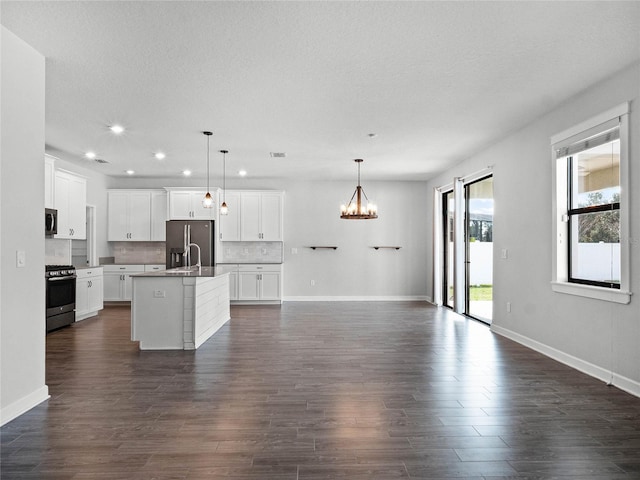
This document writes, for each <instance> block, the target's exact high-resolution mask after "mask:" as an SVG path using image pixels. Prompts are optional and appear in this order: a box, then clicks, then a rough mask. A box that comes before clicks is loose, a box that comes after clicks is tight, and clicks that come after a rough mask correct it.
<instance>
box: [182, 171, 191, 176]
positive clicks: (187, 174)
mask: <svg viewBox="0 0 640 480" xmlns="http://www.w3.org/2000/svg"><path fill="white" fill-rule="evenodd" d="M182 174H183V175H184V176H185V177H188V176H189V175H191V170H183V171H182Z"/></svg>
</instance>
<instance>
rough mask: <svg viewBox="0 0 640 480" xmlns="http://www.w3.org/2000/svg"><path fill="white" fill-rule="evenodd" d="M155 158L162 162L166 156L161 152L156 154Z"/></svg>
mask: <svg viewBox="0 0 640 480" xmlns="http://www.w3.org/2000/svg"><path fill="white" fill-rule="evenodd" d="M155 157H156V159H158V160H164V159H165V157H166V155H165V154H164V153H162V152H156V154H155Z"/></svg>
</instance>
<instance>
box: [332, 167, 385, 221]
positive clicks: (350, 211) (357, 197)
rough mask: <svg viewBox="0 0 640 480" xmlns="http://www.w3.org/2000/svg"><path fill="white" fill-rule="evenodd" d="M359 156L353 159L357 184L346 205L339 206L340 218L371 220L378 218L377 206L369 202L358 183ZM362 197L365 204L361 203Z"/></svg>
mask: <svg viewBox="0 0 640 480" xmlns="http://www.w3.org/2000/svg"><path fill="white" fill-rule="evenodd" d="M363 161H364V160H362V159H361V158H357V159H355V160H354V162H356V163H357V164H358V186H357V187H356V190H355V191H354V192H353V195H351V200H349V203H348V204H347V205H344V204H343V205H341V206H340V218H343V219H345V220H371V219H374V218H378V206H377V205H376V204H375V203H373V202H371V201H370V200H369V198H368V197H367V194H366V193H364V188H362V186H361V185H360V164H361V163H362V162H363ZM363 197H364V199H365V200H366V201H367V205H366V206H365V205H364V204H363Z"/></svg>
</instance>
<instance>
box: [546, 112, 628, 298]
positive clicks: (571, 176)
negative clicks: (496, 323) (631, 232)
mask: <svg viewBox="0 0 640 480" xmlns="http://www.w3.org/2000/svg"><path fill="white" fill-rule="evenodd" d="M627 113H628V105H627V104H624V105H621V106H619V107H616V108H615V109H612V110H611V111H609V112H606V113H604V114H603V115H600V116H598V117H596V118H594V119H592V120H590V121H587V122H585V123H583V124H581V125H579V126H576V127H574V128H573V129H570V130H568V131H566V132H563V133H562V134H559V135H556V136H555V137H553V139H552V145H553V153H554V161H555V163H556V165H555V169H554V170H555V184H556V189H555V198H554V205H555V206H554V210H555V216H556V222H555V231H554V234H555V242H554V243H555V255H554V258H555V262H554V263H555V265H554V270H555V272H554V273H555V278H554V282H553V289H554V290H555V291H557V292H561V293H569V294H574V295H581V296H587V297H592V298H598V299H601V300H609V301H614V302H619V303H628V302H629V299H630V298H629V297H630V293H629V292H628V286H629V271H628V258H629V255H628V252H629V250H628V242H625V241H624V239H625V234H626V232H627V231H628V225H627V218H628V197H627V196H628V191H627V190H626V189H625V188H623V185H625V184H626V183H627V178H626V172H627Z"/></svg>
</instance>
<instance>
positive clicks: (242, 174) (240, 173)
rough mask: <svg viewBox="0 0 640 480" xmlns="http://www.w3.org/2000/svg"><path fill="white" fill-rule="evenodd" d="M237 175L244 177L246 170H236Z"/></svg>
mask: <svg viewBox="0 0 640 480" xmlns="http://www.w3.org/2000/svg"><path fill="white" fill-rule="evenodd" d="M238 175H240V176H241V177H246V176H247V171H246V170H240V171H239V172H238Z"/></svg>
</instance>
